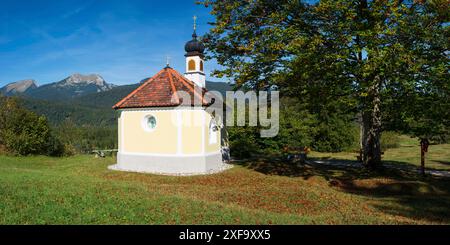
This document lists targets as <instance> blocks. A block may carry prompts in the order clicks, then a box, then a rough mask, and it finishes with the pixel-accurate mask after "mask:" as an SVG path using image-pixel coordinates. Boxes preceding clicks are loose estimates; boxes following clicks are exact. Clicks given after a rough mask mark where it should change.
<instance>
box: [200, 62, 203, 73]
mask: <svg viewBox="0 0 450 245" xmlns="http://www.w3.org/2000/svg"><path fill="white" fill-rule="evenodd" d="M200 71H203V60H200Z"/></svg>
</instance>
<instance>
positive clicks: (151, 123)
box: [143, 115, 156, 131]
mask: <svg viewBox="0 0 450 245" xmlns="http://www.w3.org/2000/svg"><path fill="white" fill-rule="evenodd" d="M143 126H144V129H145V130H146V131H153V130H154V129H155V128H156V118H155V117H154V116H152V115H149V116H146V117H145V118H144V121H143Z"/></svg>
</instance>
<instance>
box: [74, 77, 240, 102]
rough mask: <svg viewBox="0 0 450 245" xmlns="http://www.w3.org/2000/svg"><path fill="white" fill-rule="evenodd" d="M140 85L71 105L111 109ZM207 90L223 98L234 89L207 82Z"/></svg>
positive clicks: (83, 99) (113, 90)
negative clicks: (216, 92) (219, 94)
mask: <svg viewBox="0 0 450 245" xmlns="http://www.w3.org/2000/svg"><path fill="white" fill-rule="evenodd" d="M147 79H148V78H146V79H143V80H142V81H146V80H147ZM142 81H141V82H142ZM140 84H141V83H136V84H131V85H123V86H117V87H114V88H112V89H111V90H109V91H105V92H101V93H93V94H88V95H84V96H79V97H75V98H73V99H72V100H71V103H74V104H78V105H84V106H92V107H102V108H111V107H112V106H113V105H115V104H116V103H117V102H119V101H120V100H121V99H122V98H124V97H125V96H127V95H128V94H130V93H131V92H132V91H133V90H135V89H136V88H138V87H139V85H140ZM206 88H207V89H208V90H209V91H219V92H220V93H221V94H222V95H223V96H225V92H226V91H228V90H231V89H232V87H231V85H229V84H228V83H224V82H209V81H207V82H206Z"/></svg>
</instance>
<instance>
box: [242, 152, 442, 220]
mask: <svg viewBox="0 0 450 245" xmlns="http://www.w3.org/2000/svg"><path fill="white" fill-rule="evenodd" d="M237 164H238V165H241V166H244V167H246V168H248V169H252V170H254V171H257V172H260V173H263V174H267V175H279V176H287V177H296V178H298V177H300V178H303V179H306V180H307V179H309V178H311V177H313V176H321V177H323V178H324V179H325V180H326V181H328V185H329V186H330V187H331V188H335V189H336V190H339V191H342V192H346V193H351V194H354V195H360V196H365V197H370V198H371V200H373V202H371V206H372V207H374V208H376V209H378V210H379V211H381V212H384V213H387V214H391V215H399V216H404V217H409V218H412V219H414V220H422V221H427V222H437V223H450V178H439V177H434V176H427V177H425V178H423V177H421V176H420V175H419V174H418V173H417V171H416V170H417V166H415V165H412V164H409V163H406V162H395V161H389V162H386V164H387V165H390V164H391V165H395V164H397V165H400V164H401V165H402V166H404V167H402V168H399V169H397V168H388V167H386V168H382V169H380V170H377V171H369V170H367V169H366V168H364V167H362V166H361V164H360V163H359V162H357V161H351V160H341V159H333V158H315V159H309V160H308V163H306V164H303V165H298V164H289V163H287V162H286V161H284V160H283V159H281V158H270V159H269V158H255V159H252V160H247V161H242V162H240V163H237ZM405 166H406V167H405Z"/></svg>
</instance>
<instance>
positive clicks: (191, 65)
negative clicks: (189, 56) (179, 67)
mask: <svg viewBox="0 0 450 245" xmlns="http://www.w3.org/2000/svg"><path fill="white" fill-rule="evenodd" d="M188 70H189V71H195V61H194V60H189V61H188Z"/></svg>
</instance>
